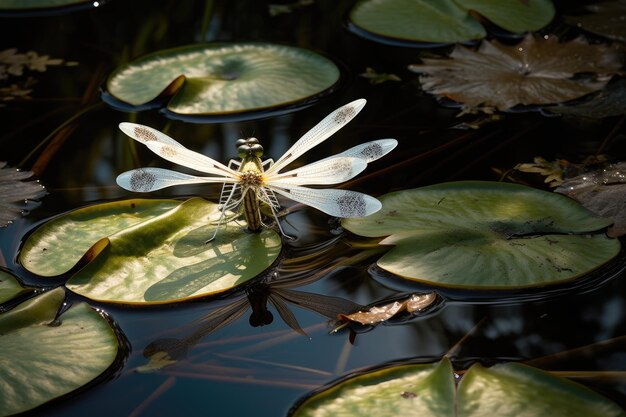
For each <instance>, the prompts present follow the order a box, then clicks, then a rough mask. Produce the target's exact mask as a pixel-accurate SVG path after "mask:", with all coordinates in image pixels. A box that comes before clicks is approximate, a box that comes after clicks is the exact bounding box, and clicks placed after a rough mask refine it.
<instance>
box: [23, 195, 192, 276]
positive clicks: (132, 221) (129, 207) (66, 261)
mask: <svg viewBox="0 0 626 417" xmlns="http://www.w3.org/2000/svg"><path fill="white" fill-rule="evenodd" d="M179 205H180V201H177V200H141V199H134V200H125V201H116V202H113V203H105V204H96V205H93V206H88V207H84V208H81V209H78V210H74V211H71V212H69V213H66V214H64V215H62V216H59V217H57V218H55V219H53V220H51V221H49V222H47V223H45V224H44V225H42V226H41V227H39V228H38V229H37V230H36V231H35V232H34V233H33V234H32V235H30V236H29V237H28V239H27V240H26V242H25V243H24V246H23V248H22V250H21V251H20V254H19V258H18V259H19V262H20V263H21V264H22V265H23V266H24V267H25V268H26V269H28V270H29V271H30V272H33V273H35V274H37V275H41V276H44V277H53V276H57V275H61V274H64V273H66V272H68V271H69V270H70V269H71V268H72V267H74V266H75V265H76V264H77V263H78V261H80V260H81V258H82V257H83V255H85V253H86V252H87V251H88V250H89V248H91V247H92V246H93V245H95V244H96V243H97V242H98V241H99V240H100V239H102V238H103V237H106V236H109V235H112V234H114V233H116V232H118V231H120V230H125V229H128V228H130V227H132V226H134V225H136V224H138V223H142V222H145V221H148V220H150V219H153V218H155V217H157V216H159V215H161V214H163V213H166V212H167V211H169V210H172V209H174V208H176V207H178V206H179Z"/></svg>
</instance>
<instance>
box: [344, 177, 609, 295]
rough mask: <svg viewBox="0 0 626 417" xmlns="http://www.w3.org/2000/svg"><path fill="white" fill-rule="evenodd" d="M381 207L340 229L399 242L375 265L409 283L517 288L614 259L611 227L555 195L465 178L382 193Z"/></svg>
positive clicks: (567, 277)
mask: <svg viewBox="0 0 626 417" xmlns="http://www.w3.org/2000/svg"><path fill="white" fill-rule="evenodd" d="M380 200H381V202H382V204H383V208H382V209H381V210H380V211H379V212H377V213H375V214H373V215H371V216H368V217H365V218H363V219H345V220H343V221H342V224H343V226H344V227H345V228H346V229H348V230H350V231H351V232H353V233H356V234H359V235H361V236H368V237H375V236H388V237H387V238H385V239H383V240H382V241H381V242H380V244H382V245H394V246H395V247H394V248H392V249H391V250H390V251H389V252H388V253H387V254H385V255H384V256H383V257H382V258H381V259H380V260H379V261H378V265H379V266H380V267H381V268H383V269H385V270H387V271H389V272H391V273H393V274H396V275H399V276H402V277H404V278H407V279H409V280H414V281H420V282H427V283H432V284H437V285H443V286H451V287H467V288H494V289H495V288H500V289H504V288H518V287H531V286H539V285H547V284H552V283H556V282H563V281H567V280H571V279H573V278H576V277H579V276H581V275H584V274H586V273H588V272H590V271H591V270H593V269H595V268H597V267H599V266H601V265H602V264H604V263H606V262H608V261H609V260H611V259H612V258H613V257H614V256H616V255H617V253H618V252H619V250H620V243H619V241H618V240H616V239H610V238H607V237H606V235H605V234H604V233H595V234H591V233H593V232H596V231H600V230H602V229H604V228H605V227H607V226H609V225H610V224H611V221H610V220H607V219H603V218H600V217H596V216H595V215H593V214H592V213H591V212H590V211H588V210H587V209H585V208H584V207H582V206H581V205H579V204H578V203H576V202H575V201H573V200H571V199H569V198H564V197H562V196H560V195H558V194H553V193H549V192H545V191H540V190H536V189H533V188H530V187H524V186H521V185H516V184H506V183H493V182H481V181H465V182H453V183H445V184H438V185H433V186H429V187H423V188H417V189H413V190H404V191H399V192H395V193H391V194H387V195H385V196H383V197H382V198H381V199H380Z"/></svg>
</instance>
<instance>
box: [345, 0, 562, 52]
mask: <svg viewBox="0 0 626 417" xmlns="http://www.w3.org/2000/svg"><path fill="white" fill-rule="evenodd" d="M470 11H471V12H472V13H478V14H480V15H482V16H484V17H486V18H487V19H489V20H491V21H492V22H493V23H495V24H496V25H498V26H500V27H501V28H503V29H506V30H508V31H511V32H527V31H533V30H538V29H541V28H542V27H544V26H545V25H547V24H548V23H550V21H551V20H552V18H553V17H554V6H553V5H552V2H551V1H550V0H529V1H523V0H522V1H520V0H438V1H436V2H435V1H428V0H361V1H359V2H358V3H357V4H356V5H355V6H354V8H353V9H352V11H351V12H350V20H351V22H352V23H353V25H355V27H356V28H358V29H360V30H365V31H366V32H369V33H371V34H374V35H378V36H383V37H384V38H388V39H395V40H400V41H413V42H438V43H452V42H466V41H470V40H473V39H481V38H483V37H485V35H486V34H487V32H486V31H485V29H484V28H483V27H482V25H481V24H480V23H479V22H478V21H477V20H476V19H475V18H474V17H473V16H472V15H471V13H470Z"/></svg>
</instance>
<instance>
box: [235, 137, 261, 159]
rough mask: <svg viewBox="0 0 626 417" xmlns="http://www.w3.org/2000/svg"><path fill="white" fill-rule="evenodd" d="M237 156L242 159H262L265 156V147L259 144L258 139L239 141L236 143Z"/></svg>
mask: <svg viewBox="0 0 626 417" xmlns="http://www.w3.org/2000/svg"><path fill="white" fill-rule="evenodd" d="M236 145H237V154H238V155H239V157H240V158H241V159H244V158H247V157H248V158H249V157H251V156H255V157H257V158H260V157H262V156H263V146H261V144H259V140H258V139H257V138H248V139H238V140H237V142H236Z"/></svg>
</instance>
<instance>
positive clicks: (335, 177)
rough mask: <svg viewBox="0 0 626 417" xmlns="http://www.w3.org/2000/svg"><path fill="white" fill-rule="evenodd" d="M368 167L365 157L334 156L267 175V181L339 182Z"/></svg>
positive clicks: (302, 183)
mask: <svg viewBox="0 0 626 417" xmlns="http://www.w3.org/2000/svg"><path fill="white" fill-rule="evenodd" d="M365 168H367V162H365V160H363V159H358V158H348V157H339V156H333V157H330V158H326V159H324V160H322V161H318V162H314V163H312V164H308V165H305V166H303V167H300V168H298V169H294V170H292V171H287V172H285V173H284V174H277V175H266V178H267V179H266V181H267V182H268V183H269V184H272V185H276V186H279V187H280V186H288V185H307V184H338V183H341V182H344V181H347V180H349V179H350V178H354V177H355V176H357V175H358V174H359V173H361V172H362V171H363V170H364V169H365Z"/></svg>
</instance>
